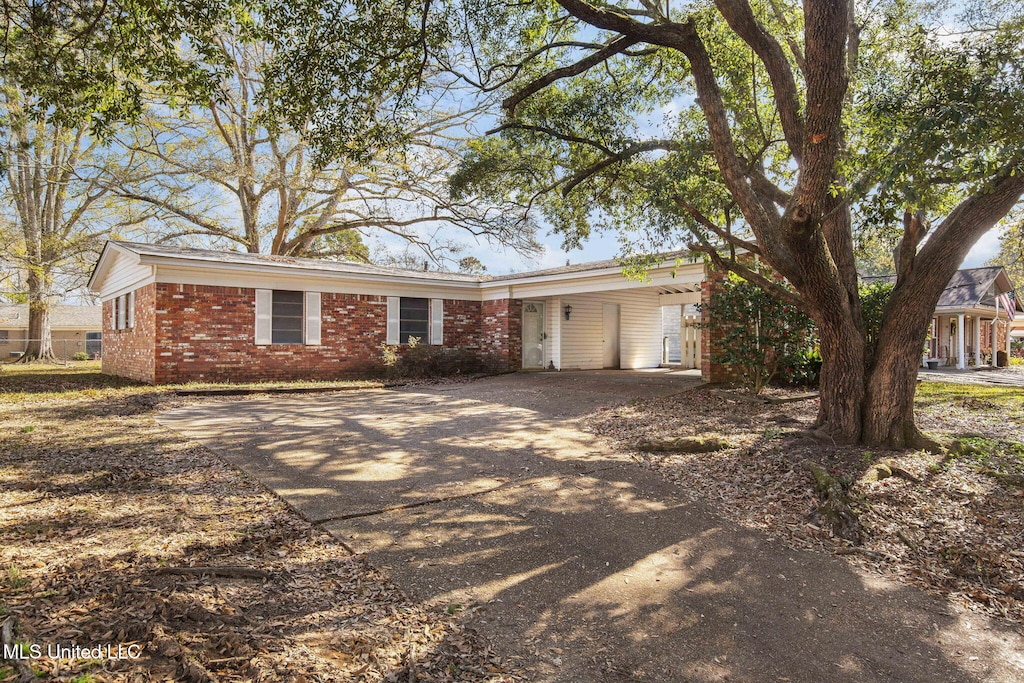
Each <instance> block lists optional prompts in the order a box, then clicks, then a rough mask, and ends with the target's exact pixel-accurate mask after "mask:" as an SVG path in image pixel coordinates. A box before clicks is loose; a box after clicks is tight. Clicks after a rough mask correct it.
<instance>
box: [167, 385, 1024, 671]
mask: <svg viewBox="0 0 1024 683" xmlns="http://www.w3.org/2000/svg"><path fill="white" fill-rule="evenodd" d="M696 381H697V379H695V378H693V377H692V376H687V375H685V374H673V373H649V374H648V373H625V372H620V373H559V374H547V373H545V374H536V375H514V376H505V377H497V378H491V379H487V380H481V381H478V382H474V383H470V384H459V385H450V386H443V387H432V388H415V389H410V390H407V391H403V390H399V391H384V390H380V391H364V392H357V393H356V392H353V393H337V394H327V395H312V396H310V395H306V396H288V397H285V396H275V397H267V398H256V399H247V400H237V401H224V402H217V403H206V404H196V405H191V406H187V407H182V408H178V409H175V410H173V411H170V412H167V413H164V414H162V415H161V416H160V417H159V418H158V419H159V421H160V422H161V423H163V424H165V425H167V426H169V427H171V428H173V429H176V430H178V431H179V432H181V433H182V434H184V435H185V436H188V437H190V438H194V439H197V440H198V441H200V442H202V443H204V444H206V445H207V446H209V447H210V448H212V449H214V450H215V451H217V452H218V453H220V454H221V455H222V456H223V457H224V458H225V459H227V460H229V461H231V462H233V463H235V464H236V465H238V466H240V467H242V468H243V469H245V470H246V471H248V472H249V473H250V474H252V475H253V476H255V477H257V478H258V479H260V480H261V481H263V482H264V483H265V484H267V485H268V486H270V487H271V488H273V489H274V490H275V491H277V492H278V493H279V494H280V495H282V496H283V497H284V498H285V499H287V500H288V501H289V502H291V503H292V504H293V505H294V506H295V507H297V508H298V509H299V510H300V511H302V512H303V513H304V514H305V515H306V516H307V517H309V518H310V519H312V520H313V521H315V522H317V523H319V524H321V525H322V526H324V527H325V528H327V529H328V530H330V531H331V532H332V533H334V534H335V535H337V536H338V537H340V538H342V539H344V540H345V541H346V542H347V543H348V544H349V545H351V546H352V547H353V549H354V550H356V551H358V552H365V553H367V554H368V555H369V557H370V559H371V561H373V562H374V563H375V564H377V565H378V566H384V567H387V568H389V570H390V572H391V574H392V576H393V577H394V578H395V580H396V581H397V582H398V583H399V584H400V585H402V586H403V587H404V588H405V589H406V590H407V591H408V592H409V593H410V594H412V595H414V596H416V597H418V598H420V599H422V600H425V601H430V602H434V603H437V604H440V605H459V606H462V607H470V608H473V607H477V609H476V611H475V612H474V615H473V617H472V620H471V624H472V625H473V626H475V627H476V628H478V629H480V630H481V631H483V632H484V633H485V634H487V635H489V636H490V637H491V638H492V639H493V642H494V643H495V645H496V647H497V648H498V649H499V651H501V652H502V653H503V654H505V655H506V656H509V657H518V658H522V660H521V662H522V663H523V664H525V665H526V666H528V667H530V670H531V671H533V672H534V680H538V681H548V680H550V681H573V682H576V681H579V682H583V681H588V682H589V681H652V682H653V681H724V680H729V681H776V680H781V681H808V682H814V683H819V682H821V681H922V682H925V681H927V682H929V683H933V682H937V681H982V680H984V681H1019V680H1024V656H1022V654H1021V653H1022V652H1024V639H1022V638H1021V637H1020V635H1019V634H1016V633H1014V632H1013V631H1012V630H1011V629H1008V628H1005V627H1002V626H1000V625H998V624H995V623H993V622H990V621H988V620H986V619H984V618H982V617H979V616H977V615H974V614H961V613H958V612H957V611H956V610H955V609H953V608H952V607H951V606H950V605H949V604H947V603H945V602H943V601H940V600H937V599H934V598H932V597H930V596H927V595H925V594H924V593H922V592H920V591H918V590H916V589H913V588H909V587H906V586H902V585H900V584H896V583H892V582H888V581H885V580H883V579H881V578H878V577H876V576H872V575H868V574H861V573H859V572H858V571H855V570H853V569H851V567H850V566H849V564H847V563H846V562H844V561H841V560H838V559H835V558H831V557H828V556H824V555H820V554H814V553H808V552H802V551H795V550H790V549H787V548H785V547H783V546H781V545H779V544H777V543H775V542H773V541H771V540H769V539H767V538H766V537H764V536H763V535H761V534H758V533H755V532H751V531H748V530H744V529H741V528H738V527H736V526H735V525H733V524H731V523H729V522H727V521H725V520H723V519H721V518H719V517H718V516H717V515H716V514H715V513H714V511H713V510H712V509H710V508H709V507H707V506H706V505H704V504H696V503H693V502H690V501H688V500H687V498H686V497H685V496H684V495H683V493H684V492H683V491H681V490H680V489H679V488H678V487H676V486H673V485H671V484H669V483H666V482H665V481H664V480H662V479H661V478H660V477H659V476H658V475H657V474H654V473H651V472H649V471H646V470H644V469H641V468H640V467H638V466H636V465H635V464H633V463H631V462H629V461H628V460H627V459H625V458H623V457H622V456H621V455H619V454H617V453H615V452H613V451H612V450H611V449H610V448H609V447H608V446H607V445H606V444H604V443H603V442H601V441H600V440H598V439H596V438H594V437H592V436H590V435H588V434H585V433H583V432H581V431H579V430H578V429H576V428H575V426H574V422H575V420H574V418H575V417H577V416H579V415H582V414H585V413H588V412H591V411H593V410H596V409H599V408H601V407H612V406H614V405H615V404H617V403H621V402H623V401H625V400H629V398H631V397H634V396H644V395H666V394H675V393H679V392H681V391H684V390H685V389H686V388H688V387H689V386H692V385H693V384H694V383H695V382H696ZM680 400H686V396H685V395H682V396H680Z"/></svg>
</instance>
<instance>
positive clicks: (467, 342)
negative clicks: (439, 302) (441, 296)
mask: <svg viewBox="0 0 1024 683" xmlns="http://www.w3.org/2000/svg"><path fill="white" fill-rule="evenodd" d="M444 346H445V348H449V349H456V348H457V349H465V350H467V351H480V348H481V346H482V342H481V333H480V302H479V301H458V300H453V299H445V302H444Z"/></svg>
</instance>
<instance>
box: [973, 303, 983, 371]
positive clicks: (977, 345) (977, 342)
mask: <svg viewBox="0 0 1024 683" xmlns="http://www.w3.org/2000/svg"><path fill="white" fill-rule="evenodd" d="M971 322H973V323H974V367H976V368H980V367H981V316H977V315H976V316H974V317H972V318H971Z"/></svg>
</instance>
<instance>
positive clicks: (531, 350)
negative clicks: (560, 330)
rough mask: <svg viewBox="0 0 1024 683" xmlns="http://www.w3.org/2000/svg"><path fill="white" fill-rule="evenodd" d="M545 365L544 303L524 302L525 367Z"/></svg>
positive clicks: (535, 367)
mask: <svg viewBox="0 0 1024 683" xmlns="http://www.w3.org/2000/svg"><path fill="white" fill-rule="evenodd" d="M543 367H544V303H543V302H542V301H524V302H523V368H525V369H527V370H536V369H542V368H543Z"/></svg>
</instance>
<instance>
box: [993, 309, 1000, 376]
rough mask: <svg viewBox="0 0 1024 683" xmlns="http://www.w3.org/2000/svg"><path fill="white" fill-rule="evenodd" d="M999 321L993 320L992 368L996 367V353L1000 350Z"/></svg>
mask: <svg viewBox="0 0 1024 683" xmlns="http://www.w3.org/2000/svg"><path fill="white" fill-rule="evenodd" d="M998 327H999V320H998V319H996V318H993V319H992V367H995V366H996V351H997V350H998V349H999V330H998Z"/></svg>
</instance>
